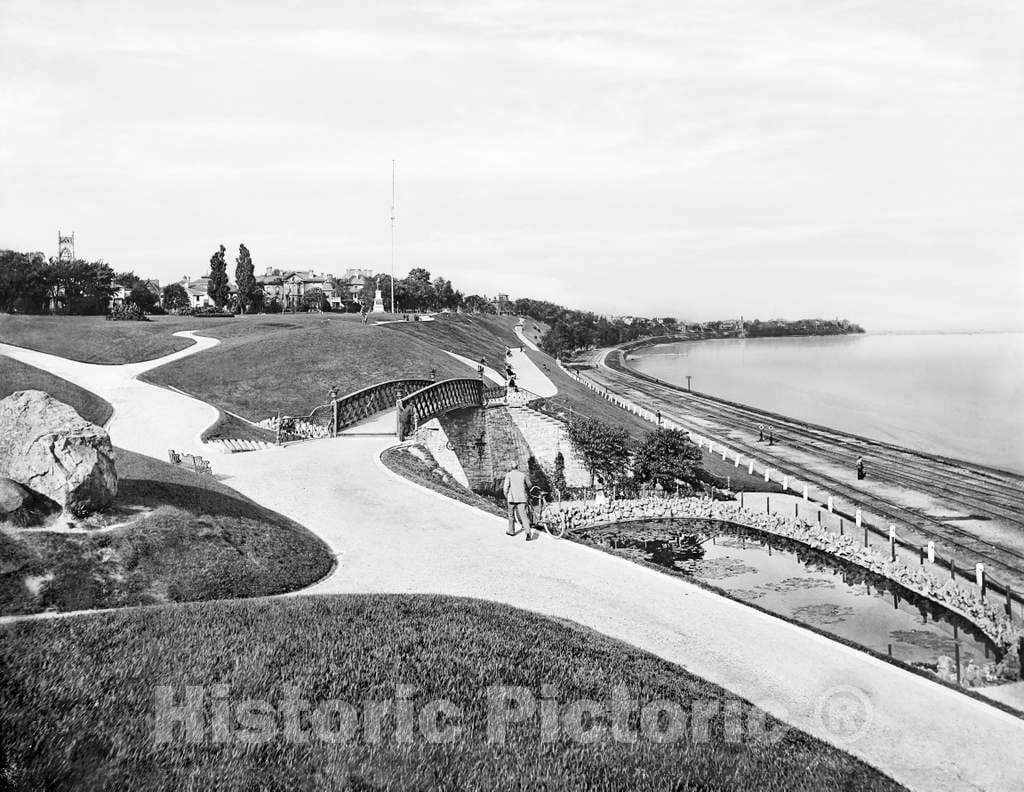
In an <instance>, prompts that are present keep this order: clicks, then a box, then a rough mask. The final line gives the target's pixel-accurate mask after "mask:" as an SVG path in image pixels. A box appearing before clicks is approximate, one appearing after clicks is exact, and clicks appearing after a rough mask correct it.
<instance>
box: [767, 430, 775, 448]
mask: <svg viewBox="0 0 1024 792" xmlns="http://www.w3.org/2000/svg"><path fill="white" fill-rule="evenodd" d="M768 445H775V427H774V426H769V427H768Z"/></svg>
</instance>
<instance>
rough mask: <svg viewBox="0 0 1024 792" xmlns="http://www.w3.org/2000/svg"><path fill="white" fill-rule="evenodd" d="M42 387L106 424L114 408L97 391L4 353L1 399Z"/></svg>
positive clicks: (89, 418) (0, 364) (88, 417)
mask: <svg viewBox="0 0 1024 792" xmlns="http://www.w3.org/2000/svg"><path fill="white" fill-rule="evenodd" d="M21 390H41V391H46V392H47V393H49V394H50V395H51V396H53V398H55V399H58V400H59V401H62V402H64V403H65V404H68V405H70V406H71V407H74V408H75V410H76V411H77V412H78V414H79V415H81V416H82V417H83V418H85V420H87V421H92V423H94V424H98V425H99V426H103V425H104V424H105V423H106V422H107V421H108V420H109V419H110V415H111V413H112V412H113V411H114V410H113V408H112V407H111V406H110V405H109V404H108V403H107V402H106V401H104V400H103V399H101V398H100V397H99V396H97V395H96V394H95V393H90V392H89V391H87V390H84V389H83V388H80V387H78V386H77V385H75V384H74V383H71V382H68V381H67V380H65V379H61V378H60V377H55V376H54V375H53V374H50V373H48V372H46V371H42V370H40V369H37V368H35V367H33V366H29V365H28V364H26V363H21V362H19V361H17V360H11V358H9V357H4V356H3V355H0V399H4V398H6V397H8V396H10V395H11V394H12V393H14V392H15V391H21Z"/></svg>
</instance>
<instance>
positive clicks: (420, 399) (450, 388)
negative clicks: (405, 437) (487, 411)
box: [402, 378, 504, 424]
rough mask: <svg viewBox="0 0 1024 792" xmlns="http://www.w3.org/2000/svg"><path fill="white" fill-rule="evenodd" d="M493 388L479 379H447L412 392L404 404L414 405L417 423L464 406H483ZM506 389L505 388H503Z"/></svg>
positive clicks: (491, 395)
mask: <svg viewBox="0 0 1024 792" xmlns="http://www.w3.org/2000/svg"><path fill="white" fill-rule="evenodd" d="M490 390H491V389H489V388H485V387H484V384H483V382H482V381H480V380H479V379H469V378H464V379H463V378H460V379H447V380H441V381H440V382H432V383H431V384H429V385H427V386H426V387H425V388H420V390H418V391H416V392H415V393H410V394H409V395H408V396H406V397H405V398H404V399H402V404H403V405H406V406H409V407H412V409H413V412H414V413H415V415H416V422H417V424H422V423H424V422H425V421H429V420H430V419H431V418H437V417H438V416H439V415H444V414H445V413H446V412H451V411H452V410H458V409H461V408H463V407H483V406H484V404H485V403H487V397H491V398H493V394H491V393H488V391H490ZM502 390H504V389H502Z"/></svg>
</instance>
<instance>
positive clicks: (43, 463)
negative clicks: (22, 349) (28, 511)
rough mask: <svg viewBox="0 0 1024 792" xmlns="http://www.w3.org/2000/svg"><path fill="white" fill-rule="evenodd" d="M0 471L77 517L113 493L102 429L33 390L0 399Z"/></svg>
mask: <svg viewBox="0 0 1024 792" xmlns="http://www.w3.org/2000/svg"><path fill="white" fill-rule="evenodd" d="M0 476H3V477H7V478H11V479H14V480H15V481H17V482H19V483H21V484H23V485H24V486H26V487H28V488H29V489H30V490H32V491H34V492H38V493H40V494H41V495H45V496H46V497H47V498H49V499H50V500H53V501H56V503H58V504H59V505H60V506H62V507H63V508H64V510H65V511H67V512H70V513H71V514H73V515H74V516H76V517H85V516H87V515H89V514H92V513H93V512H96V511H99V510H101V509H104V508H106V507H107V506H109V505H110V503H111V501H112V500H113V499H114V496H115V495H117V471H116V469H115V468H114V449H113V447H112V446H111V445H110V437H109V435H107V433H106V431H105V430H104V429H103V428H101V427H99V426H96V425H95V424H91V423H89V422H88V421H86V420H85V419H84V418H82V417H81V416H80V415H79V414H78V413H77V412H75V411H74V409H72V408H71V407H69V406H68V405H66V404H64V403H63V402H60V401H57V400H56V399H55V398H53V397H52V396H50V394H48V393H44V392H43V391H37V390H28V391H17V392H15V393H12V394H11V395H10V396H8V397H7V398H6V399H3V400H0Z"/></svg>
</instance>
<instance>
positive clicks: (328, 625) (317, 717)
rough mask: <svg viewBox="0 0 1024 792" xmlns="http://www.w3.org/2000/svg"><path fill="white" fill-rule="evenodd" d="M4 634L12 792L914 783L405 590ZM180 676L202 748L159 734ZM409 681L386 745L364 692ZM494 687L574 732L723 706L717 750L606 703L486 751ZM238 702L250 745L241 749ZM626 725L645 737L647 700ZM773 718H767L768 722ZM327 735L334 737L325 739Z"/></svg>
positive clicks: (624, 660)
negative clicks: (443, 705)
mask: <svg viewBox="0 0 1024 792" xmlns="http://www.w3.org/2000/svg"><path fill="white" fill-rule="evenodd" d="M5 638H6V639H7V640H4V641H0V662H2V664H3V666H4V668H5V669H6V673H5V674H4V675H3V677H2V679H0V702H2V703H0V733H2V734H3V735H4V740H3V743H2V746H3V754H4V755H3V756H0V767H2V768H3V770H2V772H3V774H4V776H5V777H6V780H7V782H8V783H9V784H10V785H11V786H14V787H17V788H25V789H47V790H59V789H97V788H109V789H153V790H157V789H169V790H170V789H174V790H176V789H181V788H192V787H195V786H197V785H198V786H201V787H208V786H211V787H212V786H217V787H218V788H220V789H253V788H261V789H312V788H318V789H328V788H330V789H353V790H354V789H361V790H370V789H395V790H398V789H428V788H430V789H555V788H558V789H595V790H596V789H636V790H641V789H658V790H662V789H676V790H695V789H701V790H717V789H757V790H814V792H817V791H818V790H823V789H858V790H896V789H900V788H901V787H899V786H898V785H897V784H896V783H895V782H893V781H892V780H891V779H889V778H887V777H885V776H883V775H881V774H880V773H878V772H877V771H875V770H873V769H872V768H870V767H869V766H867V765H865V764H864V763H863V762H861V761H859V760H857V759H854V758H853V757H851V756H849V755H847V754H845V753H843V752H842V751H840V750H838V749H836V748H834V747H832V746H829V745H827V744H825V743H823V742H821V741H819V740H816V739H814V738H812V737H809V736H808V735H806V734H803V733H801V732H798V731H795V730H786V732H785V736H784V737H782V739H781V740H778V741H776V742H774V743H770V744H766V743H765V742H764V741H757V740H753V739H747V738H740V739H733V740H730V739H728V737H727V735H728V732H727V729H728V723H727V718H726V716H725V715H724V714H723V713H725V712H729V711H731V709H732V708H743V711H744V713H745V714H746V713H749V712H750V709H751V708H750V707H749V705H747V704H745V702H741V701H740V700H739V699H737V698H736V697H735V696H733V695H731V694H729V693H728V692H727V691H725V690H723V689H721V688H719V687H717V686H715V685H712V684H710V683H708V682H707V681H705V680H702V679H700V678H698V677H694V676H692V675H691V674H689V673H687V672H686V671H684V670H683V669H680V668H679V667H677V666H674V665H672V664H670V663H667V662H665V661H663V660H660V659H658V658H655V657H653V656H651V655H649V654H646V653H644V652H641V651H639V650H636V649H633V648H631V647H628V646H626V645H623V644H621V643H618V642H616V641H613V640H611V639H608V638H605V637H603V636H600V635H598V634H596V633H594V632H592V631H590V630H585V629H583V628H581V627H579V626H577V625H574V624H571V623H564V622H558V621H555V620H551V619H546V618H544V617H541V616H538V615H536V614H532V613H527V612H524V611H520V610H516V609H513V608H509V607H507V606H503V605H499V604H496V603H488V602H482V601H474V600H465V599H456V598H449V597H439V596H401V595H390V596H389V595H366V596H345V597H342V596H338V597H315V598H306V597H302V598H294V599H287V600H274V601H262V602H234V603H206V604H195V605H185V606H177V607H175V608H153V609H147V610H143V611H132V612H125V613H114V614H102V615H97V616H91V617H86V618H76V619H70V620H57V621H45V622H32V623H19V624H15V625H12V626H9V627H7V628H6V636H5ZM186 685H197V686H206V700H205V706H203V708H202V710H201V717H202V716H205V717H204V718H203V719H202V720H201V721H200V725H201V727H202V733H201V734H200V735H199V737H198V739H197V740H196V741H195V742H191V743H190V742H188V741H186V739H185V737H184V730H183V728H182V727H181V726H179V727H176V731H175V733H174V734H173V735H172V736H171V738H170V741H166V740H165V741H163V742H158V740H157V739H156V732H155V731H154V724H155V722H156V713H157V707H158V704H157V698H156V696H157V687H158V686H169V687H170V688H171V689H172V690H173V696H174V699H173V701H172V702H170V703H172V704H178V703H184V695H185V691H184V687H185V686H186ZM215 685H223V686H225V687H224V688H222V689H221V691H220V692H219V695H221V696H223V697H224V700H223V702H219V700H217V702H218V703H217V704H216V706H225V705H226V706H228V707H230V708H231V716H229V718H226V719H225V720H224V723H225V725H226V729H225V730H224V731H222V732H220V734H221V735H223V741H221V742H214V731H213V726H212V719H213V706H214V701H215V700H214V699H213V696H214V688H213V686H215ZM400 685H408V686H411V688H410V690H411V692H410V693H409V694H408V701H409V704H408V705H404V706H408V707H410V708H411V712H412V714H413V716H414V718H415V720H414V721H413V722H412V729H411V739H410V740H408V741H403V740H401V739H399V738H400V737H401V735H400V734H399V733H398V732H397V730H396V726H395V718H394V714H393V713H394V708H393V709H392V711H391V712H390V713H388V714H386V715H385V716H384V717H383V718H382V719H381V721H380V724H381V728H380V731H379V737H378V738H377V739H376V740H374V738H373V736H372V729H371V728H370V723H371V721H372V718H370V717H368V715H370V713H371V707H370V703H373V702H385V701H393V700H394V699H395V697H396V691H397V689H398V686H400ZM492 685H494V686H499V685H500V686H508V687H512V686H519V687H523V688H526V689H527V690H528V691H529V692H530V693H531V694H532V695H533V696H534V697H535V698H536V699H537V700H538V701H539V700H540V698H541V691H540V688H541V685H551V686H553V687H554V691H555V692H554V694H553V695H552V696H551V698H552V699H553V701H554V703H555V704H557V705H558V706H559V710H560V711H559V713H558V714H559V715H560V716H562V717H563V718H565V719H564V720H563V721H562V724H565V723H567V722H568V723H571V720H572V719H571V718H566V717H565V716H566V710H567V709H568V705H570V704H571V703H572V702H575V701H580V700H584V699H590V700H593V701H597V702H602V703H603V702H607V701H608V699H609V696H610V694H611V692H612V690H613V689H614V688H615V687H616V686H619V685H622V686H624V688H625V690H626V691H627V692H628V695H629V696H630V697H631V698H632V697H635V698H636V699H637V700H638V702H639V705H640V706H643V705H644V704H646V703H648V702H652V701H655V700H663V701H669V702H673V703H675V704H677V705H679V707H681V709H682V711H683V712H684V713H689V712H691V711H693V712H695V713H696V712H700V711H701V710H700V709H699V708H701V707H708V708H709V709H710V708H712V707H714V708H716V709H717V711H716V712H715V713H714V714H712V715H711V716H710V717H709V718H708V731H707V734H708V735H709V738H708V739H707V740H706V741H700V740H695V739H692V737H691V736H688V735H691V734H692V732H690V731H689V729H688V727H687V726H686V725H685V723H684V722H683V721H682V719H680V720H679V721H677V723H682V724H683V732H682V733H683V735H684V736H683V737H682V739H679V740H675V741H670V742H664V743H657V742H654V741H653V740H652V739H650V738H649V737H645V736H640V737H639V739H638V741H637V742H636V743H635V744H632V745H630V744H627V743H624V742H617V741H614V740H612V739H610V738H609V737H608V736H607V735H608V733H609V732H610V729H608V728H607V726H608V721H609V718H608V716H607V714H602V713H600V712H598V713H596V724H597V726H598V727H599V728H601V727H604V734H605V736H604V738H603V739H598V740H597V741H595V742H590V743H586V742H582V741H579V740H573V739H570V738H569V736H568V734H572V732H568V734H567V731H566V729H565V728H564V726H563V728H562V729H561V730H560V733H559V734H555V735H554V736H555V739H554V740H553V741H550V742H542V741H541V739H540V726H539V723H540V719H539V716H538V715H537V714H534V715H533V717H530V718H528V719H527V720H525V721H524V722H522V723H515V724H509V725H508V727H507V733H506V739H505V740H504V741H503V742H496V741H493V742H489V741H488V713H489V709H490V705H489V699H488V695H487V688H488V687H489V686H492ZM289 687H290V688H293V692H292V693H291V695H290V696H289V693H288V692H287V691H286V688H289ZM549 692H550V689H549ZM286 697H288V698H291V700H292V701H295V700H297V699H302V700H304V701H306V702H308V706H309V708H310V711H307V712H305V714H299V713H297V712H296V713H295V714H294V715H293V716H291V717H288V718H287V720H288V721H290V722H291V725H292V727H293V729H294V732H293V733H298V732H300V731H301V734H302V736H303V737H304V738H305V740H304V741H299V740H298V739H295V738H294V737H293V738H291V739H289V737H288V733H286V732H285V721H286V716H285V715H284V714H282V713H281V712H280V708H281V705H282V701H284V700H285V699H286ZM439 699H446V700H447V701H448V702H450V703H451V705H452V706H451V707H450V708H448V709H447V710H446V715H447V717H442V719H441V721H440V723H439V724H438V727H439V728H441V729H447V728H448V727H455V728H457V729H458V731H457V732H452V733H451V737H452V739H447V738H444V737H442V741H440V742H430V741H428V740H427V739H425V734H424V732H425V728H424V725H423V724H424V723H426V725H427V728H430V726H431V723H430V721H429V720H428V719H426V718H423V717H421V716H422V713H423V710H424V706H425V705H426V704H428V703H429V702H433V701H437V700H439ZM246 700H256V701H258V702H266V709H264V710H262V712H261V711H259V710H254V709H252V707H253V706H254V705H252V704H247V703H246ZM331 701H335V702H343V703H344V704H347V705H349V706H350V707H351V708H352V709H351V710H349V711H347V712H350V713H351V720H350V719H349V717H348V715H347V714H343V715H335V716H333V717H332V718H329V719H325V718H324V717H323V715H321V714H318V711H319V712H320V713H325V712H327V707H329V706H330V704H329V703H328V702H331ZM255 706H260V705H258V704H257V705H255ZM293 706H296V707H297V706H299V705H297V704H296V705H293ZM393 706H394V705H393ZM548 706H549V707H550V708H552V709H554V705H553V704H549V705H548ZM242 708H246V709H247V711H248V713H249V714H248V715H244V714H243V716H244V717H246V720H247V725H248V733H249V734H251V735H254V736H255V737H256V739H252V740H249V741H245V736H246V735H245V734H244V733H243V730H242V729H241V724H240V723H239V721H238V717H239V710H240V709H242ZM271 708H273V709H271ZM275 709H276V710H278V712H276V713H275V712H274V710H275ZM335 711H338V712H342V713H346V710H345V709H344V707H342V706H337V705H336V710H335ZM495 711H497V708H495ZM698 717H699V716H698ZM576 722H577V723H580V722H581V718H580V716H579V715H577V717H576ZM582 722H583V724H584V727H587V726H589V725H590V722H589V720H588V719H586V718H584V719H582ZM623 723H624V725H625V726H626V727H627V728H630V729H636V727H637V725H638V723H639V713H638V710H633V711H632V712H630V713H629V714H628V715H626V716H625V718H624V720H623ZM560 725H561V724H560ZM660 725H661V726H662V728H664V726H665V725H666V724H664V722H662V723H661V724H660ZM569 728H571V727H569ZM778 728H782V727H781V724H779V723H778V722H776V721H774V720H772V719H771V718H768V719H767V729H768V730H774V729H778ZM327 730H330V731H333V732H334V736H335V737H336V738H338V742H333V743H332V742H327V741H326V739H325V738H324V736H323V735H324V734H325V732H326V731H327ZM491 733H492V734H494V733H495V732H493V731H492V732H491ZM649 733H650V732H649V731H647V732H646V734H649ZM698 733H699V732H698ZM441 734H442V735H444V734H445V732H441ZM327 736H330V735H327ZM339 742H340V743H341V744H339Z"/></svg>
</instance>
